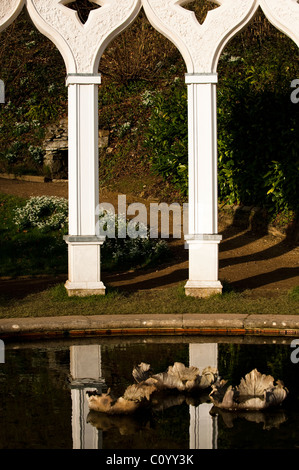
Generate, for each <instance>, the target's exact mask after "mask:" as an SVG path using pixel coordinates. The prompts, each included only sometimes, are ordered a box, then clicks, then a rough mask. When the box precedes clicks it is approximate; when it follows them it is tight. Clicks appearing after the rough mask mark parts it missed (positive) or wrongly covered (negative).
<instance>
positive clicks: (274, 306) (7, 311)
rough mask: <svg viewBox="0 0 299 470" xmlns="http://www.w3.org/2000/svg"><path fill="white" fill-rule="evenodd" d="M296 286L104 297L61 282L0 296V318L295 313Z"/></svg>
mask: <svg viewBox="0 0 299 470" xmlns="http://www.w3.org/2000/svg"><path fill="white" fill-rule="evenodd" d="M298 293H299V287H296V288H295V289H293V290H292V291H290V292H288V293H285V294H281V295H279V296H277V297H270V298H269V297H258V298H253V297H252V295H251V292H250V291H244V292H242V293H241V292H234V291H231V290H230V291H227V292H226V291H225V292H224V293H223V294H222V295H219V294H218V295H214V296H212V297H210V298H207V299H197V298H193V297H187V296H185V292H184V287H183V284H181V285H179V287H172V288H166V289H152V290H147V291H138V292H134V293H127V292H120V291H118V290H116V289H109V288H108V289H107V294H106V295H105V296H89V297H84V298H79V297H68V295H67V292H66V290H65V288H64V285H63V284H57V285H56V286H54V287H52V288H50V289H47V290H45V291H43V292H40V293H38V294H31V295H28V296H27V297H25V298H23V299H13V300H12V299H10V300H9V299H4V298H2V299H0V318H12V317H15V318H16V317H46V316H63V315H64V316H68V315H115V314H122V315H129V314H145V315H148V314H184V313H206V314H216V313H223V314H226V313H237V314H281V315H296V314H299V298H298Z"/></svg>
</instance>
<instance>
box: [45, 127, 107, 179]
mask: <svg viewBox="0 0 299 470" xmlns="http://www.w3.org/2000/svg"><path fill="white" fill-rule="evenodd" d="M108 144H109V131H108V130H105V129H100V130H99V148H101V149H102V148H106V147H108ZM43 149H44V151H45V155H44V165H45V166H46V167H47V168H48V171H49V173H50V175H49V176H50V177H51V178H52V179H67V178H68V119H67V118H62V119H60V121H59V122H58V123H57V124H53V125H51V126H49V127H48V129H47V131H46V135H45V139H44V142H43Z"/></svg>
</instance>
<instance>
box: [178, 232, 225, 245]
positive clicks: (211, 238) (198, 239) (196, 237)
mask: <svg viewBox="0 0 299 470" xmlns="http://www.w3.org/2000/svg"><path fill="white" fill-rule="evenodd" d="M221 240H222V235H219V234H214V233H211V234H209V233H198V234H188V235H185V241H186V243H194V244H196V243H220V242H221Z"/></svg>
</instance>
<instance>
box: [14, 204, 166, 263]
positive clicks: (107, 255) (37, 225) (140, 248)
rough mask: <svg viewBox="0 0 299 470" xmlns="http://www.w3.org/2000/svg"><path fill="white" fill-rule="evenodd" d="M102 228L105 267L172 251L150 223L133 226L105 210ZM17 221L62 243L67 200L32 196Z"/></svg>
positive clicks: (158, 257) (22, 227)
mask: <svg viewBox="0 0 299 470" xmlns="http://www.w3.org/2000/svg"><path fill="white" fill-rule="evenodd" d="M102 217H104V218H103V219H102V224H101V223H100V225H101V226H102V231H103V232H104V233H106V238H105V242H104V244H103V246H102V248H101V257H102V262H103V267H104V268H110V269H111V268H113V267H116V266H117V267H119V266H123V267H132V266H136V265H143V266H144V265H148V264H150V263H153V262H156V261H157V260H159V261H161V260H162V259H163V258H164V257H165V255H167V254H168V253H169V248H168V244H167V243H166V242H165V241H164V240H157V239H151V238H150V235H149V230H148V227H146V226H145V225H143V224H141V223H138V224H136V226H134V227H132V224H130V221H128V220H126V219H125V217H123V216H120V217H118V215H116V214H114V213H113V212H109V211H105V212H103V213H102V214H100V220H101V218H102ZM13 220H14V223H15V224H16V225H17V227H18V228H19V230H23V231H24V230H30V229H37V230H38V231H40V232H42V233H45V232H56V233H55V234H54V235H55V236H54V238H55V240H56V241H55V242H54V238H53V242H54V244H55V246H56V244H57V243H58V244H59V240H62V237H61V238H60V237H58V238H57V232H60V233H62V234H65V233H67V230H68V201H67V199H65V198H60V197H56V196H36V197H31V198H30V199H29V200H28V201H27V203H26V204H25V205H24V206H22V207H18V208H16V209H15V211H14V219H13Z"/></svg>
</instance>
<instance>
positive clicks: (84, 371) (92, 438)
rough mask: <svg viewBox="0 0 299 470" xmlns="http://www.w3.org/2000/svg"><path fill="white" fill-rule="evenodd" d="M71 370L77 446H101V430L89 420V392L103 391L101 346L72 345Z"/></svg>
mask: <svg viewBox="0 0 299 470" xmlns="http://www.w3.org/2000/svg"><path fill="white" fill-rule="evenodd" d="M70 372H71V377H72V382H71V395H72V430H73V448H74V449H100V448H101V447H102V431H98V430H97V429H96V428H95V427H94V426H91V425H90V424H88V423H87V422H86V418H87V415H88V413H89V408H88V403H87V400H86V392H87V391H88V390H94V389H95V388H96V389H97V390H99V391H101V390H102V387H103V385H104V380H103V379H102V378H101V375H102V368H101V346H98V345H84V346H71V347H70Z"/></svg>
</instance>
